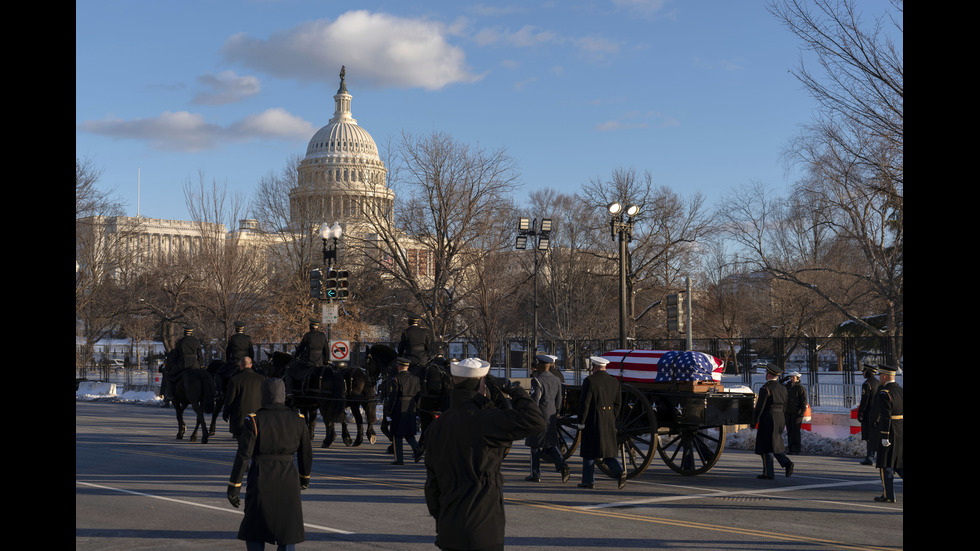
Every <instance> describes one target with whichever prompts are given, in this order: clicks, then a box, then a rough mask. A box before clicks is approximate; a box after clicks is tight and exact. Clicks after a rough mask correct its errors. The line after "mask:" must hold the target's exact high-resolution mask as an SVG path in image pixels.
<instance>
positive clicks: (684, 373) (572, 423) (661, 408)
mask: <svg viewBox="0 0 980 551" xmlns="http://www.w3.org/2000/svg"><path fill="white" fill-rule="evenodd" d="M603 357H604V358H606V359H608V360H609V364H608V365H607V366H606V371H607V372H608V373H609V374H610V375H612V376H614V377H616V378H617V379H619V380H620V382H621V384H622V391H621V392H622V399H621V407H620V411H619V416H618V418H617V421H616V428H617V432H618V439H619V443H620V453H621V455H622V458H621V460H622V463H623V466H624V467H625V468H626V471H627V477H628V478H633V477H635V476H638V475H639V474H640V473H642V472H643V471H644V470H645V469H646V468H647V467H648V466H649V465H650V461H651V460H652V459H653V456H654V454H655V453H659V455H660V457H661V459H663V461H664V462H665V463H666V464H667V466H668V467H670V469H671V470H673V471H675V472H678V473H680V474H683V475H697V474H701V473H704V472H707V471H708V470H710V469H711V467H713V466H714V465H715V463H717V462H718V459H719V458H720V457H721V454H722V452H723V451H724V449H725V437H726V434H727V432H728V431H729V430H730V429H731V428H732V427H733V426H734V425H749V424H751V422H752V409H753V406H754V399H755V396H754V394H752V392H751V391H727V390H725V389H724V388H723V387H722V385H721V370H722V366H723V364H722V362H721V360H719V359H718V358H715V357H713V356H710V355H708V354H704V353H702V352H693V351H687V352H678V351H665V350H613V351H611V352H607V353H606V354H603ZM564 390H565V399H564V404H563V407H562V411H561V412H560V413H559V418H558V424H559V433H560V439H561V443H560V447H561V450H562V452H563V455H564V456H565V458H566V459H567V458H568V457H571V456H572V455H573V453H574V452H575V449H576V448H577V447H578V445H579V442H580V440H581V434H580V432H579V429H578V423H579V421H578V407H579V400H580V398H581V390H582V387H581V386H578V385H565V388H564ZM596 464H597V465H598V466H599V468H600V469H602V470H603V472H605V473H606V474H609V471H608V469H607V468H606V466H605V465H604V464H602V462H601V461H596Z"/></svg>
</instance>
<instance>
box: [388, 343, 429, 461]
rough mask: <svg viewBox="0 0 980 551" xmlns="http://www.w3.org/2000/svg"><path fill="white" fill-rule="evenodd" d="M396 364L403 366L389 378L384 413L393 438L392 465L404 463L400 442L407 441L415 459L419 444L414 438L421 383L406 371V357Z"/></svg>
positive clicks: (418, 456) (417, 454)
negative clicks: (393, 459)
mask: <svg viewBox="0 0 980 551" xmlns="http://www.w3.org/2000/svg"><path fill="white" fill-rule="evenodd" d="M398 364H399V365H400V366H401V367H402V368H403V369H400V370H399V371H398V373H397V374H396V375H395V376H394V377H393V378H392V380H391V383H390V384H391V387H390V388H391V390H390V392H388V394H387V396H386V402H385V405H384V410H385V414H386V416H387V417H389V418H390V421H389V427H390V430H391V437H392V439H393V440H394V452H395V461H394V462H393V463H392V464H393V465H401V464H403V463H404V456H403V454H402V442H403V441H407V442H408V444H409V446H411V448H412V455H413V456H414V459H415V461H418V460H419V458H420V455H419V445H418V442H416V440H415V434H416V433H417V430H416V428H417V425H418V423H417V420H416V415H417V413H418V400H419V394H420V393H421V392H422V384H421V382H420V381H419V379H418V377H416V376H415V375H413V374H412V373H410V372H409V371H407V369H404V368H407V367H408V365H409V362H408V359H407V358H401V357H400V358H398Z"/></svg>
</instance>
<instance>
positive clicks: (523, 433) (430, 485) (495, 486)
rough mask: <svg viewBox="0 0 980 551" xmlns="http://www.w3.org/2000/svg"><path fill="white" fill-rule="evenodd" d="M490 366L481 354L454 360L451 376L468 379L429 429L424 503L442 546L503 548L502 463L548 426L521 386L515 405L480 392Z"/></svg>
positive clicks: (514, 397)
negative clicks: (517, 444) (516, 445)
mask: <svg viewBox="0 0 980 551" xmlns="http://www.w3.org/2000/svg"><path fill="white" fill-rule="evenodd" d="M478 362H480V363H481V364H485V367H477V366H475V365H474V364H476V363H478ZM489 365H490V364H489V363H486V362H482V361H481V360H479V359H477V358H468V359H466V360H463V361H461V362H457V363H454V364H453V366H452V368H451V370H452V374H453V375H454V376H456V377H466V379H465V381H463V382H461V383H459V384H457V385H456V387H455V388H454V389H453V391H452V396H451V398H450V401H451V404H452V405H451V406H450V407H449V409H447V410H446V411H445V412H444V413H443V414H442V415H440V416H439V418H438V419H436V420H435V421H433V422H432V424H431V425H429V428H428V430H426V432H425V449H426V452H425V468H426V479H425V504H426V506H427V507H428V510H429V514H430V515H432V517H433V518H434V519H436V545H437V546H438V547H439V548H440V549H444V550H446V549H503V545H504V524H505V516H504V497H503V484H504V477H503V475H502V474H501V472H500V465H501V462H502V461H503V459H504V454H505V453H506V451H507V449H508V448H510V446H511V444H512V443H513V441H514V440H517V439H519V438H525V437H527V436H528V435H530V434H534V433H537V432H540V431H542V430H544V428H545V420H544V416H542V415H541V410H540V409H539V408H538V407H537V406H536V405H535V404H534V401H533V400H531V398H530V396H528V394H527V391H525V390H523V389H520V387H518V388H517V389H512V390H511V391H510V396H511V400H512V404H513V407H512V408H510V409H499V408H496V407H494V405H493V402H492V401H491V400H490V399H489V398H487V397H486V396H484V395H483V394H482V393H480V391H479V383H480V378H482V377H484V376H485V375H486V370H487V369H488V368H489Z"/></svg>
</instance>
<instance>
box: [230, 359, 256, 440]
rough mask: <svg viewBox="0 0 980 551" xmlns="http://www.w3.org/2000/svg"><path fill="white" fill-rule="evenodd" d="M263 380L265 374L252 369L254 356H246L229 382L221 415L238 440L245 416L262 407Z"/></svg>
mask: <svg viewBox="0 0 980 551" xmlns="http://www.w3.org/2000/svg"><path fill="white" fill-rule="evenodd" d="M263 381H265V376H264V375H261V374H259V373H257V372H256V371H255V370H254V369H252V358H250V357H248V356H245V357H244V358H242V359H241V361H240V362H239V364H238V372H237V373H235V374H234V375H232V377H231V380H230V381H229V382H228V389H227V391H226V392H225V406H224V410H223V411H222V414H221V417H222V419H224V420H225V421H227V422H228V431H229V432H230V433H231V434H232V436H234V437H235V439H236V440H237V439H238V437H239V436H240V435H241V432H242V425H244V424H245V417H246V416H248V414H249V413H255V412H256V411H258V410H259V408H261V407H262V382H263Z"/></svg>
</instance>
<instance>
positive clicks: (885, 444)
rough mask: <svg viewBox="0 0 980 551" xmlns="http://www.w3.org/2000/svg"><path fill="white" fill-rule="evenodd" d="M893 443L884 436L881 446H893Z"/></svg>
mask: <svg viewBox="0 0 980 551" xmlns="http://www.w3.org/2000/svg"><path fill="white" fill-rule="evenodd" d="M891 445H892V443H891V442H889V441H888V439H887V438H882V439H881V447H882V448H887V447H888V446H891Z"/></svg>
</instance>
